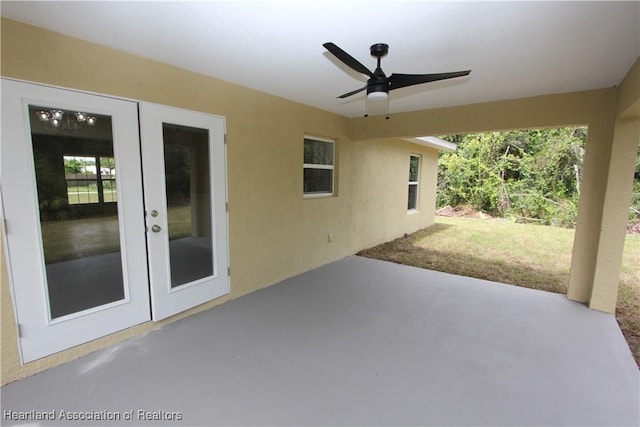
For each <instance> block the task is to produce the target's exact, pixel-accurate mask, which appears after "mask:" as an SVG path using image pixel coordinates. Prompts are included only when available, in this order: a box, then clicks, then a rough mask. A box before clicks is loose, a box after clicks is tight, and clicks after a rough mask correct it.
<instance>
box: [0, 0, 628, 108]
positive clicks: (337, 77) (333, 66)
mask: <svg viewBox="0 0 640 427" xmlns="http://www.w3.org/2000/svg"><path fill="white" fill-rule="evenodd" d="M0 10H1V14H2V15H3V16H5V17H8V18H11V19H15V20H18V21H22V22H26V23H29V24H32V25H36V26H39V27H44V28H47V29H51V30H54V31H57V32H61V33H65V34H69V35H71V36H74V37H78V38H81V39H84V40H89V41H92V42H95V43H98V44H101V45H105V46H110V47H113V48H116V49H120V50H124V51H127V52H131V53H134V54H136V55H139V56H143V57H147V58H151V59H155V60H158V61H161V62H165V63H169V64H174V65H177V66H179V67H182V68H186V69H189V70H193V71H197V72H199V73H203V74H207V75H210V76H213V77H217V78H219V79H222V80H226V81H229V82H233V83H237V84H239V85H242V86H247V87H250V88H254V89H257V90H260V91H263V92H267V93H270V94H274V95H277V96H281V97H283V98H287V99H290V100H293V101H297V102H301V103H303V104H307V105H311V106H315V107H318V108H321V109H323V110H327V111H332V112H335V113H338V114H341V115H344V116H348V117H356V116H360V115H362V114H363V113H364V99H365V97H364V94H362V93H361V94H359V95H356V96H353V97H351V98H348V99H346V100H339V99H336V97H337V96H338V95H340V94H342V93H345V92H348V91H350V90H353V89H357V88H359V87H362V86H364V85H365V83H366V77H365V76H364V75H358V74H357V73H355V72H353V71H351V70H349V69H347V68H346V67H345V66H344V65H342V64H341V63H340V62H338V61H337V60H336V59H335V58H334V57H333V56H332V55H331V54H329V53H328V52H327V51H326V50H325V49H324V48H323V47H322V44H323V43H324V42H329V41H330V42H334V43H335V44H337V45H338V46H340V47H341V48H342V49H344V50H345V51H347V52H348V53H350V54H351V55H352V56H354V57H355V58H356V59H358V60H359V61H360V62H362V63H363V64H364V65H366V66H368V67H369V68H370V69H372V70H373V69H374V68H375V59H374V58H373V57H371V56H370V54H369V46H370V45H371V44H374V43H379V42H383V43H387V44H389V46H390V48H389V55H388V56H387V57H385V58H383V60H382V68H383V70H384V71H385V72H386V74H387V75H389V74H392V73H407V74H422V73H437V72H447V71H458V70H465V69H471V70H472V72H471V74H470V76H468V77H462V78H457V79H452V80H448V81H441V82H434V83H427V84H423V85H419V86H413V87H409V88H403V89H398V90H395V91H392V92H391V98H390V109H391V113H394V112H402V111H414V110H421V109H427V108H435V107H444V106H453V105H462V104H469V103H476V102H484V101H494V100H502V99H513V98H520V97H527V96H534V95H543V94H549V93H561V92H570V91H578V90H587V89H595V88H604V87H611V86H614V85H616V84H618V83H619V82H620V81H621V80H622V78H623V77H624V75H625V73H626V72H627V71H628V70H629V68H630V67H631V66H632V65H633V63H634V62H635V61H636V59H637V58H638V57H639V56H640V2H636V1H633V2H620V3H616V2H609V1H603V2H555V1H554V2H453V1H451V2H430V1H429V2H428V1H402V0H396V1H375V0H369V1H356V0H340V1H335V0H325V1H313V2H307V1H304V0H297V1H295V0H291V1H221V2H214V1H201V2H190V1H188V2H187V1H182V2H135V1H128V2H113V1H112V2H94V1H90V2H58V1H47V2H30V1H18V2H9V1H2V3H1V9H0Z"/></svg>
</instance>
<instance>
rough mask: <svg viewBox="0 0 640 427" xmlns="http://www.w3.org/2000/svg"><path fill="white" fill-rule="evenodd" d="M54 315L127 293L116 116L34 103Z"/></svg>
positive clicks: (37, 170) (36, 161)
mask: <svg viewBox="0 0 640 427" xmlns="http://www.w3.org/2000/svg"><path fill="white" fill-rule="evenodd" d="M29 123H30V128H31V142H32V148H33V162H34V169H35V177H36V187H37V193H38V209H39V213H40V229H41V232H42V235H41V237H42V245H43V250H44V260H45V270H46V282H47V291H48V300H49V301H48V302H49V311H50V314H51V318H52V319H56V318H59V317H62V316H66V315H69V314H72V313H77V312H80V311H84V310H87V309H90V308H93V307H97V306H102V305H105V304H108V303H112V302H115V301H119V300H122V299H124V298H125V286H124V282H123V274H122V273H123V272H122V257H121V251H120V231H119V225H118V224H119V222H118V197H117V194H116V191H115V186H116V180H117V179H118V177H117V174H116V164H115V161H114V157H115V156H114V150H113V135H112V120H111V117H110V116H106V115H99V114H91V113H87V112H85V111H73V110H63V109H57V108H50V107H43V106H38V105H29Z"/></svg>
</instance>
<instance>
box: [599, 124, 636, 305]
mask: <svg viewBox="0 0 640 427" xmlns="http://www.w3.org/2000/svg"><path fill="white" fill-rule="evenodd" d="M639 143H640V119H632V120H618V122H617V123H616V126H615V130H614V135H613V146H612V148H611V157H610V159H609V168H608V174H607V182H606V190H605V198H604V207H603V211H602V222H601V227H600V238H599V241H598V248H597V256H596V263H595V266H594V267H595V268H594V278H593V287H592V289H591V295H590V298H589V307H590V308H593V309H596V310H601V311H606V312H609V313H614V312H615V309H616V300H617V296H618V285H619V282H620V268H621V266H622V253H623V250H624V240H625V233H626V226H627V221H628V219H629V218H628V215H629V204H630V202H631V193H632V188H633V175H634V172H635V160H636V156H637V153H638V145H639ZM638 261H639V262H640V260H638Z"/></svg>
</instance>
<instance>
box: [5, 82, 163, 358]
mask: <svg viewBox="0 0 640 427" xmlns="http://www.w3.org/2000/svg"><path fill="white" fill-rule="evenodd" d="M1 85H2V154H1V160H0V170H1V173H2V178H1V179H2V181H3V195H2V196H3V201H4V210H5V215H6V217H5V219H6V221H7V229H8V233H7V235H6V238H7V240H8V242H9V248H8V251H10V252H9V259H10V260H11V263H12V265H11V274H12V279H13V280H12V281H11V282H12V292H13V295H14V299H15V309H16V322H17V323H18V326H19V328H18V329H19V331H20V338H19V339H20V346H21V353H22V362H23V363H26V362H29V361H32V360H36V359H39V358H41V357H44V356H47V355H49V354H52V353H56V352H58V351H61V350H65V349H67V348H70V347H73V346H76V345H78V344H81V343H85V342H88V341H91V340H93V339H96V338H99V337H102V336H105V335H109V334H112V333H114V332H117V331H119V330H122V329H125V328H128V327H131V326H133V325H137V324H140V323H143V322H145V321H148V320H150V311H149V302H148V301H149V296H148V295H149V289H148V286H147V285H146V284H147V283H148V275H147V269H146V263H140V262H139V260H140V259H141V258H143V257H144V256H145V254H146V247H145V246H146V245H145V237H144V212H143V204H142V187H141V182H142V177H141V171H140V151H139V148H138V147H139V145H138V141H139V137H138V117H137V104H136V103H134V102H130V101H123V100H120V99H115V98H111V97H101V96H97V95H91V94H86V93H82V92H77V91H68V90H64V89H58V88H52V87H48V86H43V85H37V84H35V85H34V84H29V83H22V82H17V81H13V80H8V79H2V82H1ZM29 104H31V105H41V106H47V105H51V106H54V107H59V108H64V109H75V110H76V111H82V110H89V111H91V112H94V113H97V114H105V115H109V116H111V118H112V124H113V145H114V155H115V157H116V167H117V168H118V176H119V180H117V181H116V185H117V192H118V217H119V218H120V224H119V227H120V246H121V259H122V264H123V276H124V286H125V298H124V299H123V300H120V301H116V302H114V303H111V304H106V305H103V306H99V307H95V308H93V309H88V310H84V311H81V312H79V313H74V314H71V315H67V316H63V317H59V318H56V319H54V320H52V319H51V315H50V314H49V303H48V298H47V285H46V273H45V264H44V253H43V250H42V237H41V236H42V235H41V229H40V219H39V211H38V196H37V188H36V181H35V169H34V165H33V149H32V143H31V131H30V125H29V114H28V106H29ZM136 183H137V185H136ZM140 284H142V286H141V285H140Z"/></svg>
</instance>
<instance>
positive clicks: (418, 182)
mask: <svg viewBox="0 0 640 427" xmlns="http://www.w3.org/2000/svg"><path fill="white" fill-rule="evenodd" d="M413 157H417V158H418V172H417V175H418V180H417V181H409V183H408V184H407V191H408V190H409V188H410V187H411V186H412V185H415V186H416V207H415V208H412V209H407V212H408V213H410V214H412V213H416V212H418V206H420V191H419V190H420V172H421V170H422V157H421V156H420V155H419V154H410V155H409V171H411V159H412V158H413ZM407 197H409V193H408V192H407Z"/></svg>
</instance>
